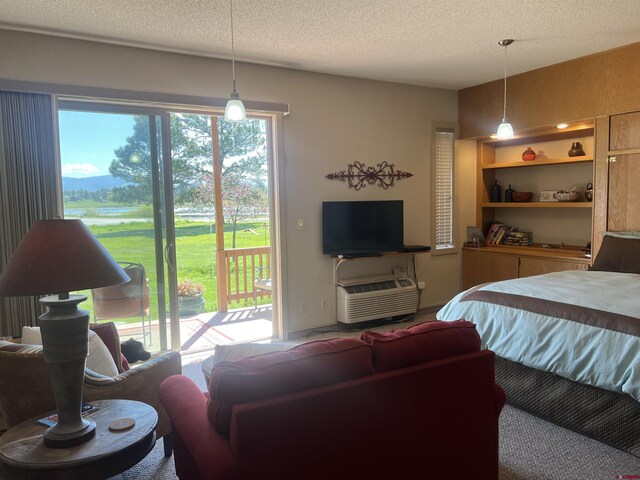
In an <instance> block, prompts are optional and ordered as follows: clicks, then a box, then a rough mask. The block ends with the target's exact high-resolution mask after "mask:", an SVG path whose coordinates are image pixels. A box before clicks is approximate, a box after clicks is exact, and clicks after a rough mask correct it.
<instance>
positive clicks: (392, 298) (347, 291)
mask: <svg viewBox="0 0 640 480" xmlns="http://www.w3.org/2000/svg"><path fill="white" fill-rule="evenodd" d="M337 288H338V299H337V300H338V321H339V322H342V323H358V322H366V321H368V320H376V319H381V318H388V317H395V316H396V315H408V314H410V313H415V312H416V311H417V309H418V289H417V288H416V284H415V282H414V281H413V280H412V279H410V278H400V279H398V278H389V279H385V280H380V279H372V280H371V281H367V279H359V282H358V283H355V284H354V283H349V284H345V283H344V282H343V283H341V284H339V285H338V287H337Z"/></svg>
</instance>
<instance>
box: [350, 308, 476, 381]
mask: <svg viewBox="0 0 640 480" xmlns="http://www.w3.org/2000/svg"><path fill="white" fill-rule="evenodd" d="M360 338H361V339H362V340H363V341H364V342H366V343H368V344H370V345H371V347H372V348H373V362H374V365H375V367H376V370H377V371H378V372H385V371H388V370H395V369H398V368H403V367H408V366H411V365H416V364H418V363H425V362H431V361H433V360H438V359H440V358H445V357H449V356H452V355H462V354H465V353H471V352H478V351H480V336H479V335H478V332H477V331H476V326H475V324H473V323H471V322H467V321H465V320H456V321H454V322H442V321H434V322H423V323H419V324H417V325H413V326H411V327H409V328H403V329H398V330H392V331H390V332H386V333H377V332H364V333H363V334H362V335H361V336H360Z"/></svg>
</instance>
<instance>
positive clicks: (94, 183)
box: [62, 175, 128, 192]
mask: <svg viewBox="0 0 640 480" xmlns="http://www.w3.org/2000/svg"><path fill="white" fill-rule="evenodd" d="M127 183H128V182H126V181H125V180H122V179H121V178H118V177H114V176H112V175H98V176H96V177H84V178H73V177H62V189H63V190H86V191H87V192H97V191H98V190H102V189H103V188H106V189H107V190H110V189H112V188H113V187H121V186H123V185H127Z"/></svg>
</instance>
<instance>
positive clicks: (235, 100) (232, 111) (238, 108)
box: [224, 0, 247, 122]
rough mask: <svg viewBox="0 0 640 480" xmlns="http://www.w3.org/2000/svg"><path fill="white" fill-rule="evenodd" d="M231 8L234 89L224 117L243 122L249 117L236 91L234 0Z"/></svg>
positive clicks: (231, 0) (230, 2) (230, 1)
mask: <svg viewBox="0 0 640 480" xmlns="http://www.w3.org/2000/svg"><path fill="white" fill-rule="evenodd" d="M229 10H230V11H231V72H232V74H233V90H231V96H230V97H229V100H228V101H227V106H226V107H225V109H224V119H225V120H226V121H227V122H242V121H243V120H246V119H247V113H246V112H245V110H244V104H243V103H242V100H240V95H238V92H236V57H235V50H234V45H233V0H229Z"/></svg>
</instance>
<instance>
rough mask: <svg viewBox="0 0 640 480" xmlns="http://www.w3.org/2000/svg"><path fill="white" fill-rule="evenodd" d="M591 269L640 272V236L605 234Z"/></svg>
mask: <svg viewBox="0 0 640 480" xmlns="http://www.w3.org/2000/svg"><path fill="white" fill-rule="evenodd" d="M590 270H594V271H599V272H620V273H640V237H633V236H628V237H627V236H625V237H620V236H613V235H605V236H604V238H603V239H602V245H601V246H600V250H598V255H597V256H596V259H595V260H594V262H593V265H592V266H591V268H590Z"/></svg>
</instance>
